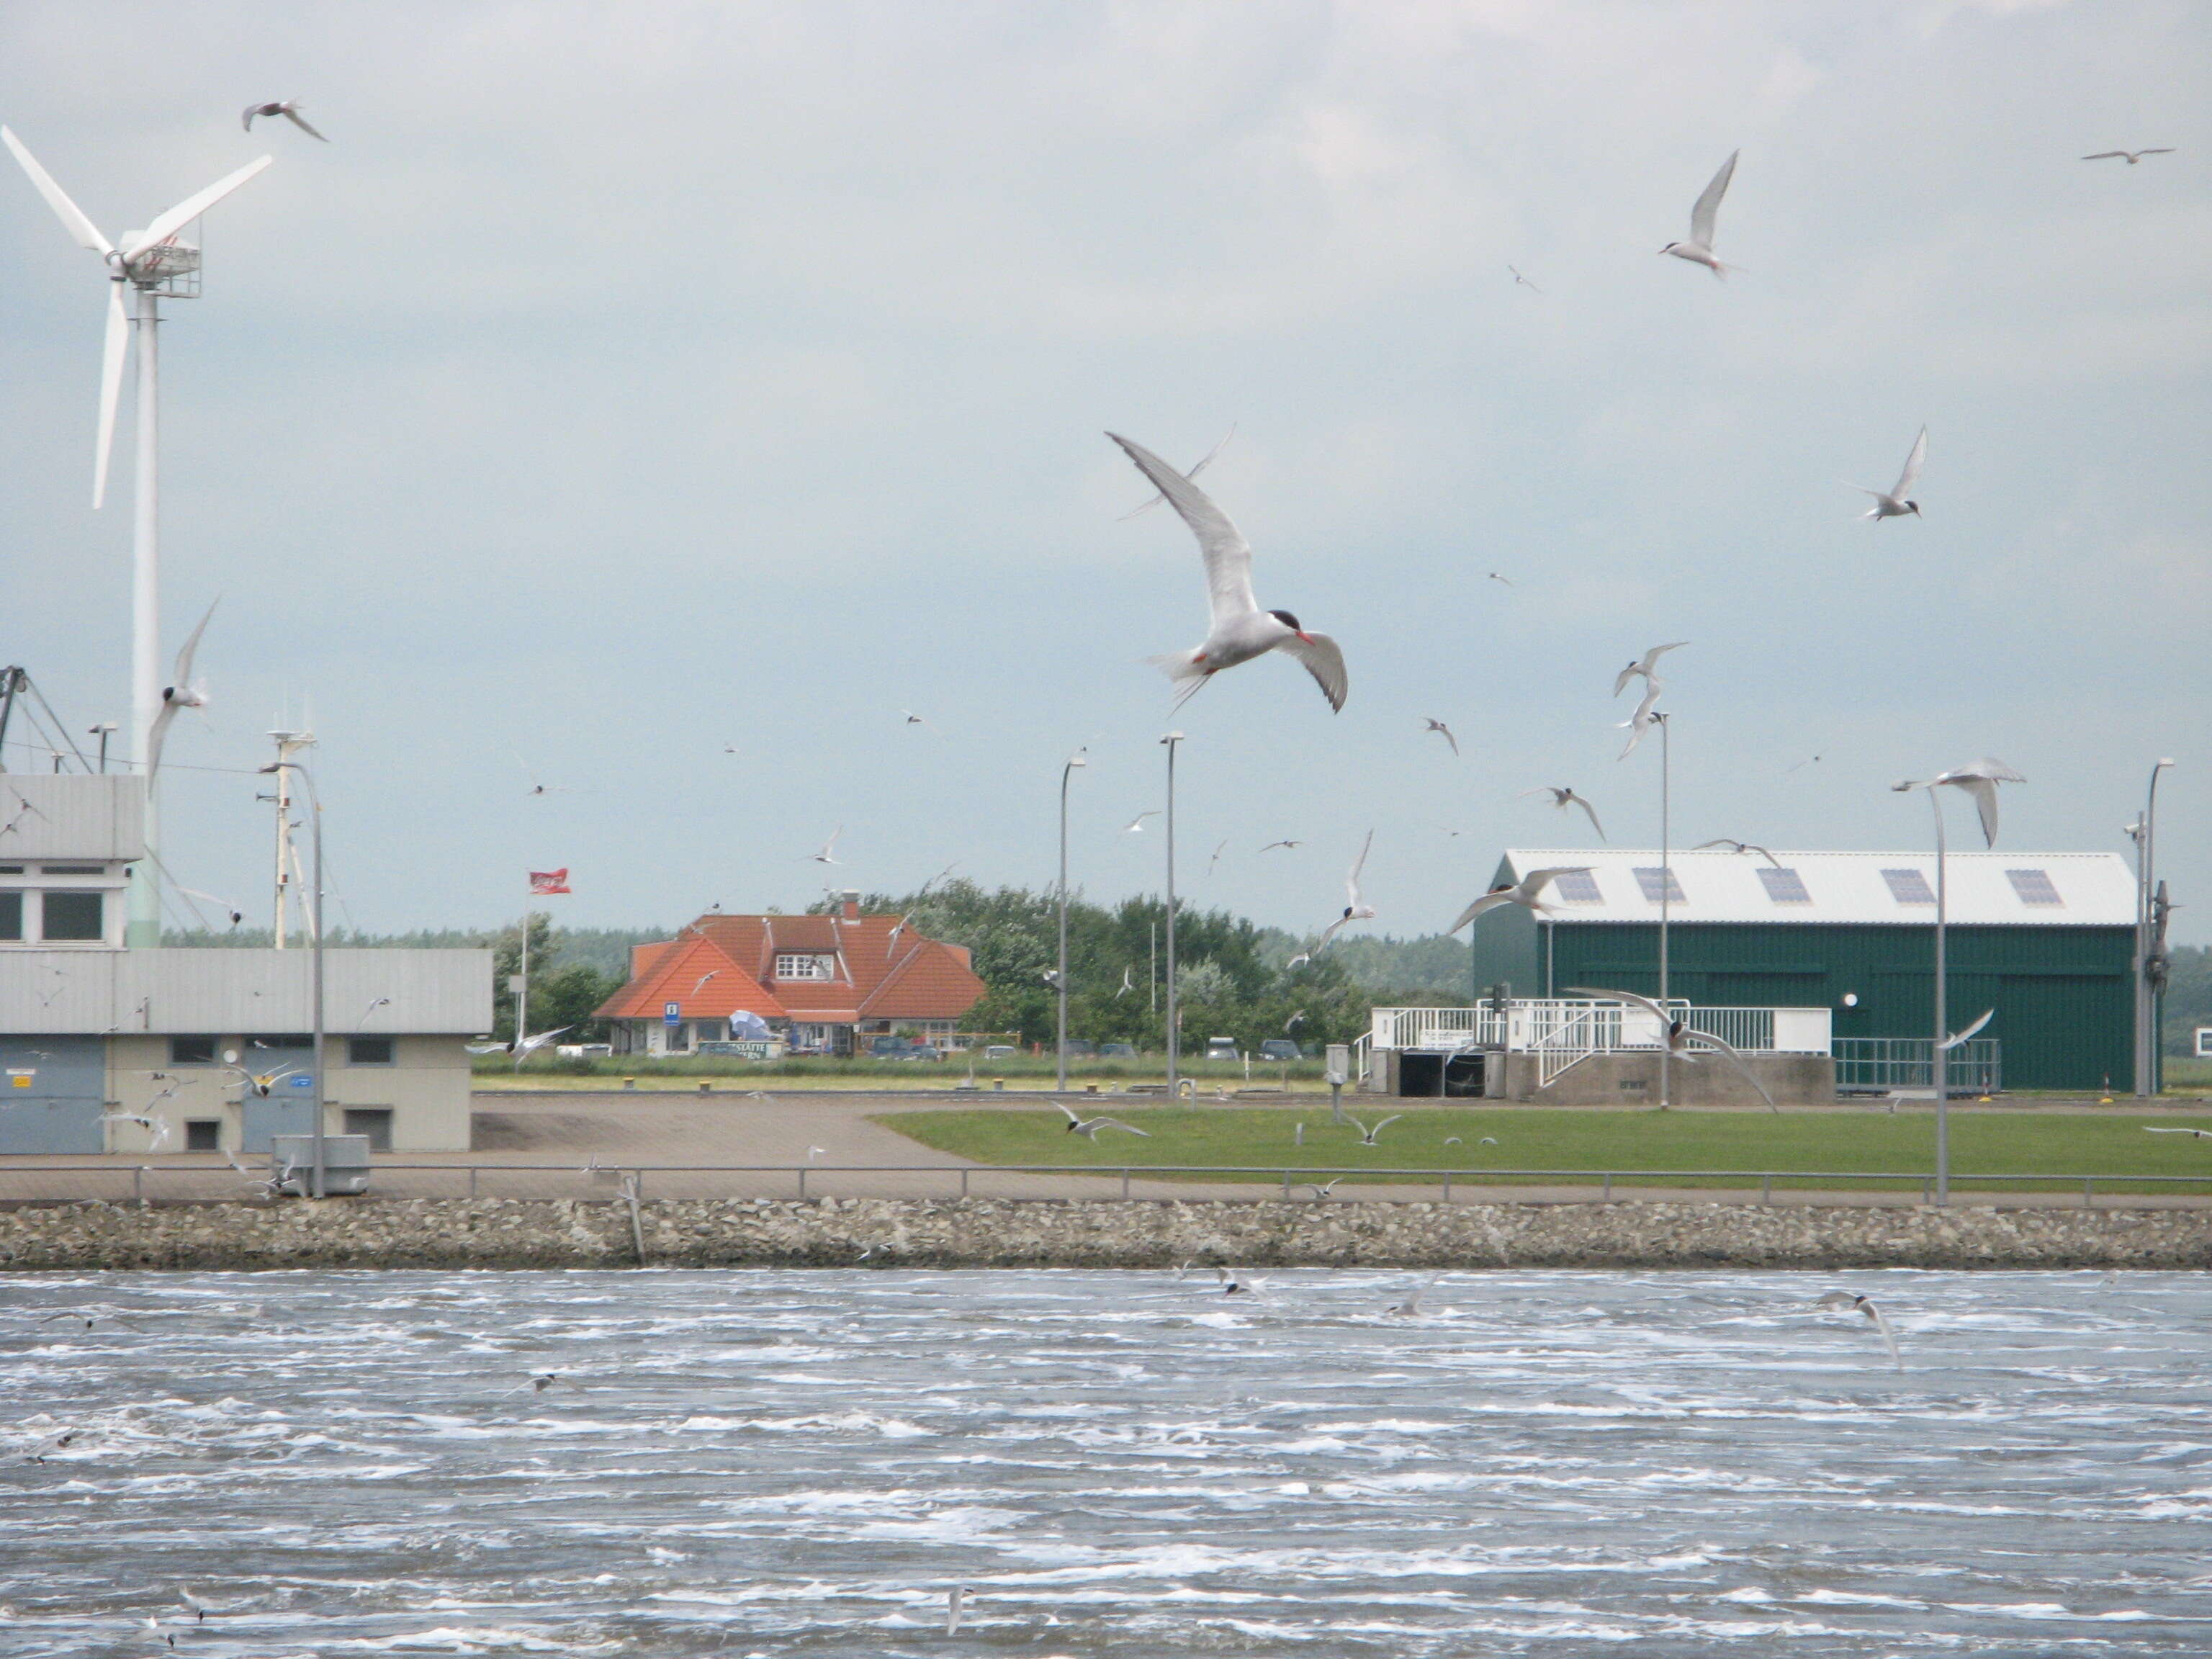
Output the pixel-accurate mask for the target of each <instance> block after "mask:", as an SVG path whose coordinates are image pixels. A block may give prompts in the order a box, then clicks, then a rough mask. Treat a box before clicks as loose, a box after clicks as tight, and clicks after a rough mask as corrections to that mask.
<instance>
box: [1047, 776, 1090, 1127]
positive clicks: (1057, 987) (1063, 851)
mask: <svg viewBox="0 0 2212 1659" xmlns="http://www.w3.org/2000/svg"><path fill="white" fill-rule="evenodd" d="M1088 764H1089V763H1088V762H1087V761H1085V759H1084V758H1083V750H1080V749H1079V750H1076V751H1075V752H1074V753H1073V754H1072V755H1070V756H1069V757H1067V764H1066V765H1065V766H1063V767H1061V768H1060V977H1059V978H1058V980H1057V981H1054V987H1053V988H1054V991H1055V992H1057V993H1058V994H1059V997H1060V1041H1059V1043H1058V1046H1057V1048H1056V1049H1055V1054H1056V1056H1057V1063H1056V1064H1055V1065H1054V1067H1053V1087H1054V1088H1055V1089H1057V1090H1058V1091H1060V1093H1062V1094H1066V1092H1067V781H1068V780H1069V779H1070V778H1072V777H1073V776H1074V775H1075V769H1076V768H1077V767H1079V766H1085V765H1088Z"/></svg>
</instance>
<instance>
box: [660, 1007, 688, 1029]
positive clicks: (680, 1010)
mask: <svg viewBox="0 0 2212 1659" xmlns="http://www.w3.org/2000/svg"><path fill="white" fill-rule="evenodd" d="M683 1019H684V1005H683V1004H682V1003H679V1002H664V1003H662V1004H661V1005H660V1023H661V1024H663V1025H678V1024H682V1023H683Z"/></svg>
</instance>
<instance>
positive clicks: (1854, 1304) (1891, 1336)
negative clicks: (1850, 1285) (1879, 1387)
mask: <svg viewBox="0 0 2212 1659" xmlns="http://www.w3.org/2000/svg"><path fill="white" fill-rule="evenodd" d="M1813 1305H1814V1307H1816V1308H1840V1309H1842V1310H1844V1311H1845V1312H1847V1313H1856V1314H1864V1315H1865V1316H1866V1321H1867V1323H1868V1324H1869V1325H1871V1326H1873V1327H1874V1328H1875V1329H1876V1330H1878V1331H1880V1332H1881V1340H1883V1341H1884V1342H1886V1343H1887V1344H1888V1345H1889V1357H1890V1358H1891V1359H1892V1360H1893V1362H1894V1363H1895V1364H1896V1366H1897V1369H1898V1370H1904V1369H1905V1356H1904V1355H1903V1354H1902V1353H1900V1352H1899V1351H1898V1346H1897V1333H1896V1332H1895V1331H1893V1330H1892V1329H1890V1328H1889V1321H1887V1319H1885V1318H1883V1317H1882V1314H1881V1309H1879V1308H1877V1307H1875V1305H1874V1304H1873V1302H1872V1301H1870V1300H1869V1299H1868V1298H1867V1297H1863V1296H1855V1295H1853V1294H1852V1293H1851V1292H1850V1291H1829V1292H1828V1293H1827V1294H1826V1296H1824V1297H1821V1298H1820V1300H1819V1301H1818V1302H1815V1303H1814V1304H1813Z"/></svg>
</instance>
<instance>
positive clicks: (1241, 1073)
mask: <svg viewBox="0 0 2212 1659" xmlns="http://www.w3.org/2000/svg"><path fill="white" fill-rule="evenodd" d="M471 1071H472V1072H473V1073H474V1074H475V1085H476V1087H477V1088H478V1089H525V1090H532V1091H536V1090H541V1089H550V1090H556V1091H557V1090H571V1089H582V1090H593V1091H597V1090H606V1089H619V1088H621V1087H622V1086H623V1079H626V1078H628V1079H635V1080H636V1084H637V1087H638V1088H639V1090H640V1091H645V1090H651V1089H680V1090H683V1091H686V1092H687V1093H688V1092H696V1091H697V1089H698V1087H699V1085H701V1084H702V1083H714V1084H715V1085H717V1086H718V1087H724V1086H726V1087H731V1088H738V1089H765V1090H768V1091H771V1092H775V1093H786V1092H794V1091H799V1090H804V1089H867V1090H872V1091H876V1090H879V1091H884V1092H886V1093H889V1092H893V1091H896V1092H901V1093H903V1092H905V1091H908V1090H916V1091H929V1090H940V1091H941V1090H949V1089H951V1087H952V1085H954V1084H956V1083H958V1082H960V1081H962V1080H963V1079H964V1078H966V1077H967V1075H968V1056H967V1055H965V1054H960V1055H957V1056H955V1057H953V1058H952V1059H950V1060H826V1059H806V1060H738V1059H734V1058H730V1057H727V1056H719V1057H718V1056H713V1055H709V1056H707V1057H704V1058H701V1057H698V1056H693V1057H690V1058H688V1059H676V1060H655V1059H650V1058H647V1057H645V1056H642V1055H640V1056H637V1057H635V1058H629V1059H625V1058H616V1059H613V1060H599V1059H592V1060H547V1059H543V1058H537V1059H532V1060H526V1061H525V1062H524V1065H523V1067H522V1069H521V1070H520V1071H519V1072H518V1071H516V1070H515V1068H514V1062H513V1060H509V1059H507V1057H506V1056H505V1055H503V1054H479V1055H477V1060H476V1063H475V1065H474V1066H472V1067H471ZM1182 1074H1183V1075H1184V1076H1185V1077H1188V1078H1192V1079H1195V1080H1196V1081H1197V1082H1198V1084H1199V1085H1200V1087H1202V1088H1204V1089H1205V1090H1206V1091H1207V1092H1208V1093H1211V1092H1212V1091H1213V1089H1214V1088H1215V1087H1217V1086H1221V1087H1226V1088H1229V1089H1241V1088H1246V1087H1249V1088H1255V1089H1271V1090H1281V1089H1283V1088H1285V1086H1286V1085H1285V1080H1284V1067H1283V1066H1281V1065H1280V1064H1276V1063H1270V1064H1267V1065H1260V1064H1255V1065H1254V1066H1253V1067H1252V1069H1251V1075H1250V1076H1249V1079H1248V1078H1247V1076H1246V1075H1245V1070H1244V1066H1243V1064H1242V1063H1241V1062H1234V1063H1233V1062H1231V1061H1229V1060H1185V1061H1184V1062H1183V1065H1182ZM1289 1074H1290V1075H1289V1082H1288V1085H1287V1087H1288V1089H1289V1090H1290V1091H1291V1092H1292V1093H1294V1094H1304V1093H1319V1094H1324V1095H1325V1094H1327V1093H1328V1085H1326V1084H1325V1083H1323V1082H1322V1062H1321V1061H1320V1060H1300V1061H1297V1062H1295V1063H1294V1064H1292V1065H1291V1066H1290V1068H1289ZM1053 1075H1054V1073H1053V1062H1052V1056H1051V1055H1049V1054H1047V1055H1043V1056H1042V1057H1040V1056H1037V1055H1034V1054H1017V1055H1016V1056H1015V1057H1014V1058H1013V1059H1012V1060H983V1059H981V1057H980V1056H979V1057H978V1058H977V1059H976V1061H975V1081H976V1083H977V1085H979V1086H980V1087H981V1088H983V1089H985V1090H988V1089H989V1088H990V1086H991V1084H992V1082H993V1080H994V1079H1003V1080H1004V1081H1005V1083H1006V1086H1007V1087H1008V1088H1010V1089H1048V1088H1050V1087H1051V1086H1052V1083H1053ZM1067 1076H1068V1081H1069V1082H1070V1083H1072V1084H1073V1085H1077V1086H1080V1085H1083V1084H1085V1083H1117V1084H1121V1085H1128V1084H1132V1083H1164V1082H1165V1081H1166V1080H1167V1071H1166V1064H1165V1062H1164V1061H1163V1060H1160V1059H1158V1057H1157V1056H1154V1057H1152V1058H1151V1059H1144V1058H1139V1059H1136V1060H1071V1061H1069V1062H1068V1066H1067Z"/></svg>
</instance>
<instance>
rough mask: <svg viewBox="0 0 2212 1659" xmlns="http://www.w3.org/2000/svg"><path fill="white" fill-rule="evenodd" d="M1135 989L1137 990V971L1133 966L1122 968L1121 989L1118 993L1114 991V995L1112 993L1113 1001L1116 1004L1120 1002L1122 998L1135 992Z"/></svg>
mask: <svg viewBox="0 0 2212 1659" xmlns="http://www.w3.org/2000/svg"><path fill="white" fill-rule="evenodd" d="M1136 988H1137V970H1136V968H1135V967H1134V966H1133V965H1132V966H1130V967H1127V968H1124V969H1122V970H1121V989H1120V990H1118V991H1116V992H1115V993H1114V1000H1115V1001H1116V1002H1119V1001H1120V1000H1121V999H1122V998H1123V997H1125V996H1127V995H1128V994H1129V993H1130V992H1132V991H1133V990H1135V989H1136Z"/></svg>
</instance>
